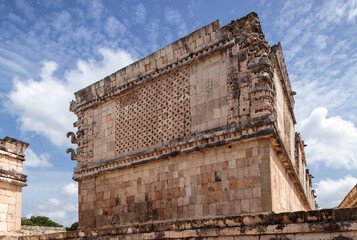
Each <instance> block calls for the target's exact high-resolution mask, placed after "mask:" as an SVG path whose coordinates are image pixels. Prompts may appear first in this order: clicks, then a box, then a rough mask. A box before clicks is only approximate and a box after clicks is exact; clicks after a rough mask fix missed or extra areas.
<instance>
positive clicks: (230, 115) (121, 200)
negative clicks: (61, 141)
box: [68, 13, 316, 229]
mask: <svg viewBox="0 0 357 240" xmlns="http://www.w3.org/2000/svg"><path fill="white" fill-rule="evenodd" d="M293 95H294V92H293V91H292V90H291V87H290V83H289V78H288V74H287V71H286V66H285V63H284V57H283V53H282V49H281V46H280V44H278V45H275V46H273V47H270V46H269V44H268V42H266V41H265V38H264V34H263V32H262V30H261V26H260V23H259V21H258V18H257V15H256V14H254V13H253V14H250V15H248V16H247V17H244V18H242V19H239V20H237V21H232V22H231V23H230V24H228V25H226V26H224V27H220V25H219V22H218V21H215V22H213V23H211V24H209V25H207V26H205V27H203V28H201V29H199V30H197V31H195V32H193V33H191V34H189V35H188V36H186V37H184V38H182V39H180V40H178V41H176V42H174V43H172V44H170V45H168V46H166V47H164V48H162V49H160V50H159V51H157V52H155V53H153V54H151V55H149V56H147V57H145V58H143V59H141V60H139V61H137V62H135V63H133V64H131V65H129V66H127V67H126V68H123V69H121V70H119V71H118V72H116V73H113V74H112V75H110V76H109V77H107V78H105V79H103V80H101V81H99V82H96V83H94V84H92V85H90V86H88V87H86V88H84V89H82V90H80V91H78V92H77V93H76V94H75V97H76V101H75V102H72V104H71V111H73V112H74V113H75V114H76V115H77V117H78V121H77V122H76V123H75V126H76V127H78V132H77V134H76V136H74V134H69V135H72V140H73V141H72V142H75V143H77V144H78V148H77V155H76V156H73V157H75V159H76V160H77V161H78V165H77V167H76V169H75V172H74V179H75V180H76V181H78V185H79V226H80V228H82V229H83V228H98V227H109V226H123V225H127V224H133V223H146V222H149V221H159V220H160V221H163V220H177V219H189V218H202V217H221V216H236V215H239V214H247V213H262V212H286V211H301V210H313V209H315V208H316V205H315V201H314V196H313V192H312V190H311V175H310V174H308V172H307V171H306V168H305V167H306V161H305V156H304V144H303V142H302V141H301V139H300V135H299V134H297V133H295V131H294V124H295V123H296V121H295V116H294V112H293V107H294V98H293ZM69 135H68V136H69ZM69 151H72V155H73V154H74V150H69Z"/></svg>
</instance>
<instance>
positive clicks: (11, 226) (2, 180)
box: [0, 137, 28, 236]
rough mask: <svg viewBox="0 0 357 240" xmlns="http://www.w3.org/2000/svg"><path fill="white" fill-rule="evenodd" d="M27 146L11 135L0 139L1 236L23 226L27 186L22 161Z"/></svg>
mask: <svg viewBox="0 0 357 240" xmlns="http://www.w3.org/2000/svg"><path fill="white" fill-rule="evenodd" d="M27 146H28V144H27V143H24V142H21V141H19V140H16V139H13V138H10V137H5V138H4V139H0V236H1V235H5V234H7V233H8V232H13V231H18V230H20V228H21V195H22V187H24V186H26V176H25V175H23V174H22V163H23V161H24V160H25V158H24V151H25V149H26V148H27Z"/></svg>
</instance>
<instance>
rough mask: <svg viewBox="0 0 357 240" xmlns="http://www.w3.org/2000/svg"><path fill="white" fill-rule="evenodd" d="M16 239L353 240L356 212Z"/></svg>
mask: <svg viewBox="0 0 357 240" xmlns="http://www.w3.org/2000/svg"><path fill="white" fill-rule="evenodd" d="M19 239H21V240H40V239H41V240H45V239H46V240H47V239H73V240H74V239H224V240H258V239H259V240H263V239H267V240H268V239H269V240H272V239H281V240H290V239H291V240H293V239H294V240H300V239H334V240H338V239H340V240H342V239H343V240H349V239H354V240H356V239H357V208H345V209H327V210H317V211H309V212H291V213H280V214H275V213H264V214H257V215H246V216H234V217H222V218H211V219H210V218H206V219H191V220H182V221H180V220H177V221H170V222H167V221H165V222H153V223H147V224H140V225H135V224H133V225H131V226H124V227H118V228H115V227H113V228H110V229H109V228H107V229H83V230H78V231H74V232H66V233H58V234H49V235H39V236H24V237H19Z"/></svg>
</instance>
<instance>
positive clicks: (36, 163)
mask: <svg viewBox="0 0 357 240" xmlns="http://www.w3.org/2000/svg"><path fill="white" fill-rule="evenodd" d="M25 154H26V161H25V162H24V167H25V168H26V167H30V168H36V167H38V168H49V167H52V166H53V165H52V163H50V161H49V159H50V155H49V154H47V153H42V154H40V156H37V154H36V153H34V151H32V149H31V148H27V149H26V152H25Z"/></svg>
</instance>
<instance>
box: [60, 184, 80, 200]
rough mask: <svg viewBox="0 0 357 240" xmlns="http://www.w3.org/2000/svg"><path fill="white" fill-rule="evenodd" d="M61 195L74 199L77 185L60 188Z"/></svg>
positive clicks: (76, 193)
mask: <svg viewBox="0 0 357 240" xmlns="http://www.w3.org/2000/svg"><path fill="white" fill-rule="evenodd" d="M62 193H63V194H64V195H66V196H72V197H76V196H77V195H78V185H77V184H76V183H69V184H66V185H65V186H64V187H63V188H62Z"/></svg>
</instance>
